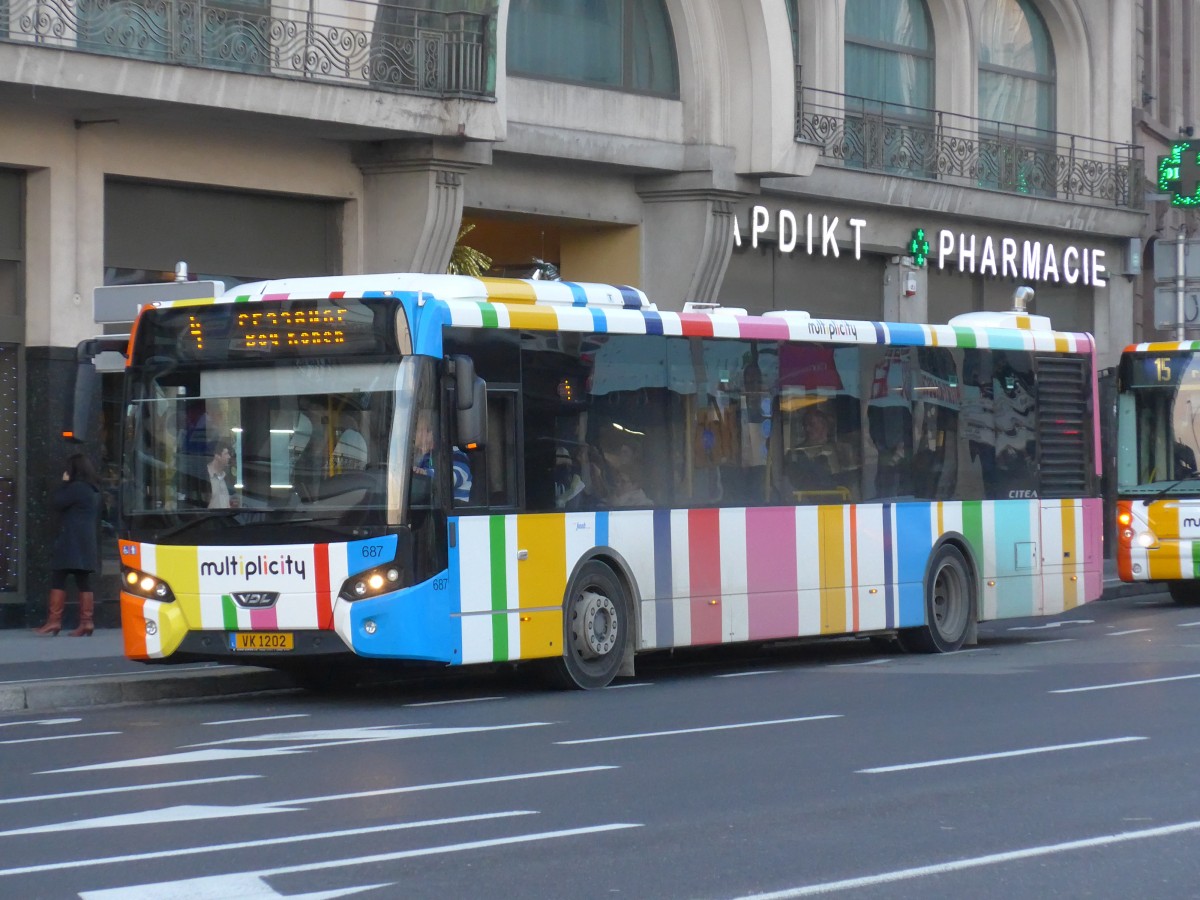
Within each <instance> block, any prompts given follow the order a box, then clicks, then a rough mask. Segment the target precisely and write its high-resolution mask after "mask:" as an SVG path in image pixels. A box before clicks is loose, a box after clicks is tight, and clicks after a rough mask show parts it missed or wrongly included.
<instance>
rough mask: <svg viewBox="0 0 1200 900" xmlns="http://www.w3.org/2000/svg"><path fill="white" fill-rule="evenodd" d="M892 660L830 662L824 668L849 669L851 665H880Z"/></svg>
mask: <svg viewBox="0 0 1200 900" xmlns="http://www.w3.org/2000/svg"><path fill="white" fill-rule="evenodd" d="M890 662H893V660H891V659H868V660H865V661H863V662H852V663H830V664H829V665H827V666H826V667H825V668H827V669H849V668H851V667H853V666H882V665H884V664H886V663H890Z"/></svg>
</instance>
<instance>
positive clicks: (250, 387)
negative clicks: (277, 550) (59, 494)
mask: <svg viewBox="0 0 1200 900" xmlns="http://www.w3.org/2000/svg"><path fill="white" fill-rule="evenodd" d="M411 362H412V360H411V358H410V359H405V360H402V361H399V362H396V361H378V362H361V361H355V360H349V359H347V360H339V359H328V358H327V359H317V360H314V359H297V360H275V361H274V362H273V364H271V365H269V366H262V365H258V366H251V365H244V366H237V367H231V366H228V365H223V366H219V367H212V368H209V367H205V366H204V365H196V364H188V363H166V364H164V365H162V366H161V367H155V366H154V365H153V362H152V363H151V364H148V365H146V366H144V367H142V368H141V370H140V372H139V373H138V374H134V375H133V376H132V384H131V390H130V394H129V397H130V400H129V403H128V406H127V408H126V434H125V440H126V454H125V461H126V472H125V478H124V485H123V504H122V505H123V510H124V512H125V514H126V515H127V516H129V517H130V525H131V527H132V528H133V530H134V531H146V532H147V533H148V534H149V533H153V534H156V535H157V538H158V539H159V540H166V539H168V538H170V537H171V536H172V535H175V534H179V535H180V538H179V539H180V540H183V541H186V542H194V541H195V539H196V538H197V536H198V535H199V534H201V533H203V534H204V538H205V539H206V540H207V539H209V538H210V537H211V533H213V532H221V531H228V530H229V529H234V530H235V531H241V533H243V534H244V533H245V532H244V530H243V529H244V527H245V526H262V525H267V526H271V527H272V528H278V527H279V526H286V525H297V526H299V525H302V524H304V523H319V525H320V526H321V527H327V526H332V527H334V528H335V530H336V529H337V527H338V526H352V527H353V529H354V533H373V532H374V531H376V530H377V529H379V528H382V527H383V526H384V525H386V524H387V523H388V521H389V518H392V519H394V516H389V515H388V511H389V509H394V508H396V507H398V503H397V502H396V498H397V497H398V496H400V488H399V487H398V486H395V485H391V484H390V479H389V477H388V472H389V470H390V471H400V472H402V471H405V469H404V467H399V466H395V465H392V466H390V467H389V463H390V462H391V457H392V455H393V454H395V453H397V452H399V451H398V450H397V448H399V447H402V446H404V441H403V439H402V437H403V436H402V435H401V434H400V432H402V431H406V429H407V425H406V423H407V422H408V419H409V416H408V405H409V403H410V402H411V397H412V395H413V392H412V389H411V382H412V374H411V373H412V369H413V366H412V365H411ZM238 526H242V527H243V528H238Z"/></svg>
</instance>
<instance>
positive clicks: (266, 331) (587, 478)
mask: <svg viewBox="0 0 1200 900" xmlns="http://www.w3.org/2000/svg"><path fill="white" fill-rule="evenodd" d="M124 383H125V405H124V406H125V410H126V417H125V421H124V429H123V431H124V433H123V451H122V455H123V480H122V494H121V503H120V506H121V514H122V515H121V528H122V535H121V541H120V558H121V563H122V566H123V568H122V591H121V598H120V604H121V615H122V627H123V629H124V640H125V650H126V653H127V655H128V656H129V657H130V658H133V659H139V660H146V661H148V662H155V661H177V660H195V659H205V660H224V661H229V660H238V661H245V662H247V663H253V664H264V665H274V666H281V667H288V666H290V667H292V668H294V669H296V670H298V671H301V672H303V671H309V672H319V671H325V670H327V668H328V667H329V666H331V665H333V664H335V663H336V661H337V657H338V656H339V655H342V656H345V655H356V656H358V657H366V658H371V659H375V660H395V661H401V660H403V661H423V662H427V663H435V664H444V665H447V666H460V665H470V664H478V663H507V662H513V661H526V660H541V661H543V665H544V666H545V667H546V668H547V669H548V670H549V672H551V673H552V674H553V676H554V677H555V678H556V679H557V680H558V681H559V682H561V683H562V684H564V685H565V686H574V687H580V688H599V687H603V686H605V685H607V684H609V683H610V682H611V681H612V679H613V678H614V677H616V676H627V675H632V674H633V671H634V658H635V656H636V655H637V654H638V653H642V652H648V651H656V650H664V649H667V648H679V647H697V646H703V645H720V644H728V643H732V642H771V641H778V640H786V639H795V638H807V637H820V636H833V635H860V636H886V637H889V638H890V637H895V638H897V639H898V640H899V642H900V644H901V645H902V647H903V648H904V649H907V650H913V651H928V652H948V651H954V650H957V649H959V648H960V647H962V646H963V645H964V643H971V642H973V641H974V640H975V635H976V625H977V623H978V622H980V621H983V620H988V619H997V618H1004V617H1017V616H1038V615H1049V614H1054V613H1058V612H1061V611H1062V610H1064V609H1069V608H1072V607H1074V606H1076V605H1079V604H1082V603H1085V602H1087V601H1090V600H1094V599H1096V598H1097V597H1098V596H1099V594H1100V590H1101V585H1102V562H1101V556H1102V553H1101V533H1102V518H1103V514H1102V511H1101V500H1100V495H1099V469H1098V463H1097V455H1098V454H1097V450H1096V448H1097V446H1098V426H1097V421H1096V416H1095V402H1094V401H1095V398H1096V375H1095V366H1094V345H1093V341H1092V338H1091V337H1090V336H1089V335H1087V334H1077V333H1065V332H1056V331H1053V330H1052V329H1051V328H1050V323H1049V322H1048V321H1047V320H1046V319H1045V318H1044V317H1040V316H1035V315H1031V314H1028V313H1027V312H1025V311H1023V310H1017V311H1015V312H1011V313H1005V312H977V313H970V314H966V315H963V316H960V317H957V318H956V319H955V320H954V321H952V322H950V323H949V324H944V325H916V324H903V323H889V322H866V321H850V320H839V319H823V318H816V317H812V316H810V315H809V314H807V313H805V312H799V311H778V312H770V313H766V314H764V315H762V316H752V315H746V314H745V312H744V311H742V310H737V309H728V308H721V307H717V306H715V305H712V304H693V305H689V306H688V307H687V308H686V309H685V310H684V311H682V312H671V311H666V310H660V309H657V308H656V307H655V306H654V305H653V304H652V303H650V302H649V301H648V299H647V298H646V296H645V295H644V294H643V293H642V292H640V291H638V290H636V289H633V288H630V287H619V286H608V285H598V284H580V283H568V282H545V281H536V280H504V279H474V278H468V277H460V276H448V275H446V276H430V275H411V274H396V275H369V276H352V277H351V276H347V277H329V278H300V279H294V280H281V281H274V282H264V283H256V284H248V285H242V286H240V287H237V288H235V289H233V290H232V291H229V292H227V293H226V294H225V295H224V296H221V297H218V298H213V299H209V300H204V301H178V302H174V303H161V304H153V305H148V306H146V307H144V308H143V309H142V311H141V313H140V315H139V317H138V319H137V322H136V324H135V327H134V330H133V333H132V336H131V338H130V341H129V346H128V352H127V370H126V377H125V379H124Z"/></svg>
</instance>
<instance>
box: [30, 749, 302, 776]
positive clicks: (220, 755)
mask: <svg viewBox="0 0 1200 900" xmlns="http://www.w3.org/2000/svg"><path fill="white" fill-rule="evenodd" d="M303 752H304V750H303V749H300V748H296V749H291V748H286V747H283V748H281V747H259V748H257V749H251V748H245V749H241V748H239V749H235V750H221V749H212V750H192V751H190V752H188V753H164V754H162V755H161V756H143V757H142V758H141V759H120V760H113V761H111V762H102V763H93V764H91V765H88V766H69V767H68V768H65V769H46V770H45V771H44V772H38V773H37V774H39V775H57V774H59V773H61V772H106V771H108V770H109V769H137V768H141V767H143V766H175V765H182V764H183V763H203V762H229V761H230V760H234V759H260V758H262V757H269V756H290V755H291V754H294V753H303Z"/></svg>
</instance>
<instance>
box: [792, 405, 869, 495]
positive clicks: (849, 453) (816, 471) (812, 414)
mask: <svg viewBox="0 0 1200 900" xmlns="http://www.w3.org/2000/svg"><path fill="white" fill-rule="evenodd" d="M801 422H802V423H803V426H804V438H803V440H804V443H803V444H802V445H801V446H800V447H799V448H797V450H796V452H794V453H793V454H792V457H791V459H790V463H791V472H790V476H791V481H792V485H793V488H794V490H796V491H797V492H798V493H805V492H822V491H830V492H835V491H836V492H838V493H839V494H841V495H842V499H845V500H852V499H855V494H856V490H855V489H856V487H857V485H856V484H855V482H856V481H857V472H858V469H859V465H858V454H857V452H856V449H855V447H854V446H853V445H852V444H850V443H849V442H848V441H844V440H839V439H838V436H837V434H836V426H835V420H834V417H833V415H832V413H831V412H830V411H829V410H828V409H826V408H825V404H823V403H820V404H814V405H813V406H809V407H808V408H807V409H806V410H805V411H804V414H803V416H802V418H801Z"/></svg>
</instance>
